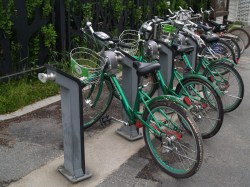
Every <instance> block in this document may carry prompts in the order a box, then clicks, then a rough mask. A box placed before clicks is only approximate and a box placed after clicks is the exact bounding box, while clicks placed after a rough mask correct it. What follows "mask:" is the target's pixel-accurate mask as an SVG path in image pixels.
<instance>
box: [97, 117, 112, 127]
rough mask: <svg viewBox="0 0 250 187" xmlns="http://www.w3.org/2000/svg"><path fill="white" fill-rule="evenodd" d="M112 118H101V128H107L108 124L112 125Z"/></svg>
mask: <svg viewBox="0 0 250 187" xmlns="http://www.w3.org/2000/svg"><path fill="white" fill-rule="evenodd" d="M111 120H112V118H111V117H110V116H109V115H104V116H102V117H101V119H100V120H99V121H100V124H101V126H106V125H107V124H110V123H111Z"/></svg>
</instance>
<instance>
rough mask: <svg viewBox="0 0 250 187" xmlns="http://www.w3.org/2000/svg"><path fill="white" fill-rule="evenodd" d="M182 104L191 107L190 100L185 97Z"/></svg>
mask: <svg viewBox="0 0 250 187" xmlns="http://www.w3.org/2000/svg"><path fill="white" fill-rule="evenodd" d="M183 102H184V103H185V104H186V105H187V106H191V105H192V102H191V100H190V99H189V98H188V97H187V96H185V97H184V98H183Z"/></svg>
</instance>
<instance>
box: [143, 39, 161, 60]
mask: <svg viewBox="0 0 250 187" xmlns="http://www.w3.org/2000/svg"><path fill="white" fill-rule="evenodd" d="M143 47H144V49H143V51H144V56H145V57H147V58H151V59H157V58H158V57H159V50H158V44H157V43H156V42H155V41H153V40H149V41H147V42H145V43H144V46H143Z"/></svg>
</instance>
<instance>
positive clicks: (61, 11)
mask: <svg viewBox="0 0 250 187" xmlns="http://www.w3.org/2000/svg"><path fill="white" fill-rule="evenodd" d="M55 14H56V15H55V17H56V21H55V27H56V32H57V34H58V38H57V44H56V49H57V51H65V50H66V21H65V0H56V1H55Z"/></svg>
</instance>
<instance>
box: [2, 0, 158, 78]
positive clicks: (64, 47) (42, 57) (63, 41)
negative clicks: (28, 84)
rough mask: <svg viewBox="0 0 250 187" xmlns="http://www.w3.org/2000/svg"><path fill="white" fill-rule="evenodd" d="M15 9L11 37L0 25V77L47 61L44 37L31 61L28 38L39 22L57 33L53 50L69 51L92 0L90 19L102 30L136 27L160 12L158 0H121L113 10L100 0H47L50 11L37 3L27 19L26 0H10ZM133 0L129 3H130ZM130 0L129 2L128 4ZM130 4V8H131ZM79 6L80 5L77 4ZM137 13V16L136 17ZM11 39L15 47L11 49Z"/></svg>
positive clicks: (38, 25)
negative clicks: (44, 12) (48, 12)
mask: <svg viewBox="0 0 250 187" xmlns="http://www.w3.org/2000/svg"><path fill="white" fill-rule="evenodd" d="M13 1H14V11H13V15H11V17H10V19H11V21H12V24H13V26H12V34H13V33H14V34H15V37H14V39H13V38H12V39H10V38H9V37H8V35H7V34H6V32H5V31H4V30H3V29H0V81H2V80H5V79H6V78H8V77H11V76H16V75H20V74H24V73H27V72H29V71H33V70H34V69H37V68H40V67H42V66H43V65H44V63H45V62H46V58H47V57H48V54H49V52H50V51H51V49H48V48H46V47H45V44H44V41H43V39H42V38H40V40H39V43H38V44H37V45H38V46H39V51H38V52H37V56H36V58H35V60H34V59H32V61H31V58H30V56H31V54H30V53H31V52H30V51H31V47H32V45H31V44H30V42H31V40H32V39H34V36H35V35H36V33H37V32H39V31H40V30H41V28H42V26H45V25H47V24H52V25H53V26H54V27H55V30H56V33H57V40H56V46H55V48H53V50H55V51H59V52H60V51H68V50H69V48H70V43H71V40H72V39H73V38H74V37H76V36H81V34H82V33H81V32H80V28H81V27H82V26H83V24H84V23H83V21H84V20H86V18H87V16H86V8H88V6H87V5H90V4H91V8H90V10H91V12H90V13H89V14H90V15H92V22H93V27H94V28H96V29H97V28H100V25H102V30H103V31H111V30H116V31H117V32H118V33H120V32H121V31H122V30H124V29H125V27H127V28H137V27H138V25H139V22H140V21H139V20H138V17H140V20H145V19H149V18H152V17H153V16H154V15H158V13H159V8H160V7H159V6H158V4H159V2H160V0H133V1H126V0H123V1H122V7H123V9H121V10H115V9H114V8H112V6H111V4H110V3H109V4H105V6H104V5H103V3H102V2H103V1H99V0H72V1H68V2H69V4H67V3H66V1H65V0H50V3H51V6H52V9H53V10H52V12H51V13H50V14H49V15H48V16H47V17H44V16H43V9H42V8H41V7H36V8H35V10H34V11H33V13H34V19H33V20H32V21H30V20H28V19H27V17H28V16H27V14H28V13H27V11H26V6H27V5H26V2H27V1H25V0H13ZM8 2H10V1H8V0H2V6H3V8H7V6H8ZM131 2H132V4H131ZM129 3H130V4H129ZM131 6H132V8H131ZM79 7H80V8H79ZM136 16H137V17H136ZM13 43H15V44H16V45H15V46H17V47H15V49H13ZM13 50H14V52H13Z"/></svg>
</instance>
